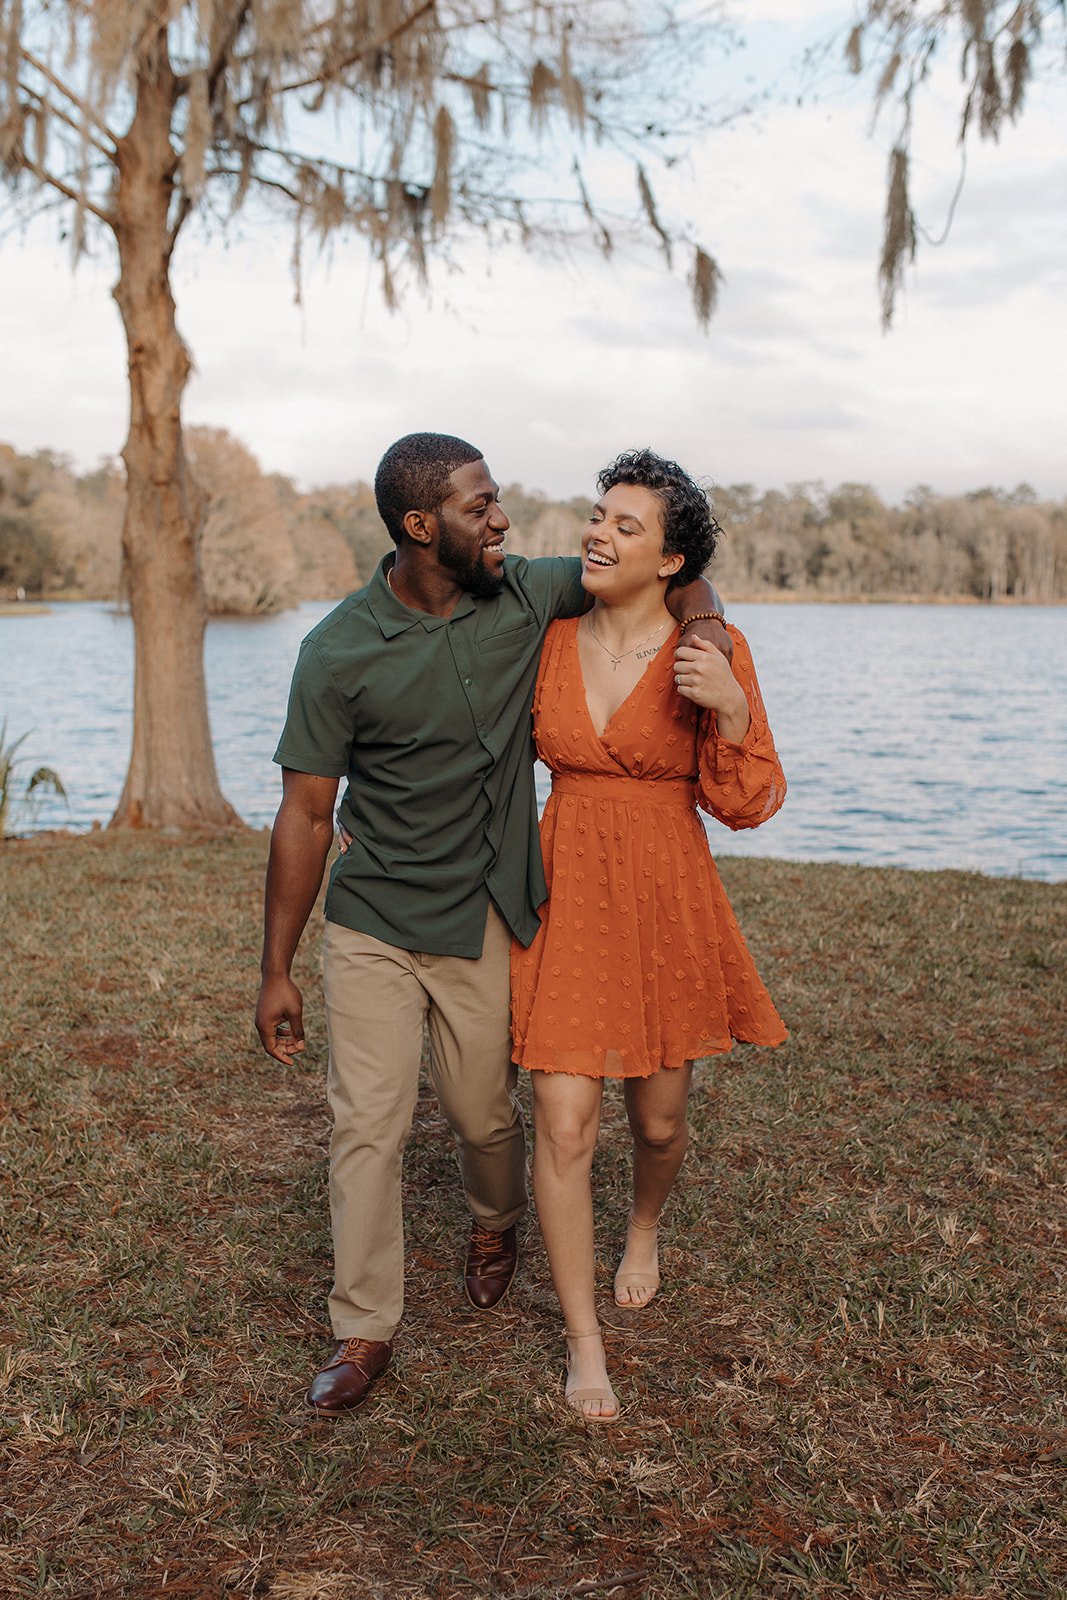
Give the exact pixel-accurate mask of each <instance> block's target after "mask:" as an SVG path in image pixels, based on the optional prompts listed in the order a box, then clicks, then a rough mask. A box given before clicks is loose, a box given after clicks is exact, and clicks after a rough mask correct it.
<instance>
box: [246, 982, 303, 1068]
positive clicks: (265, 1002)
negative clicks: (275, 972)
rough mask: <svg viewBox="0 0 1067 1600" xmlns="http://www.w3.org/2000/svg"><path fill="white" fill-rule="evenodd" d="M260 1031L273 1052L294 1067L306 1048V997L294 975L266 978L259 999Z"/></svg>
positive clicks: (278, 1059)
mask: <svg viewBox="0 0 1067 1600" xmlns="http://www.w3.org/2000/svg"><path fill="white" fill-rule="evenodd" d="M256 1032H257V1033H258V1034H259V1038H260V1043H261V1044H262V1046H263V1048H264V1050H265V1051H266V1052H267V1054H268V1055H269V1056H273V1058H274V1060H275V1061H280V1062H281V1064H282V1066H283V1067H291V1066H292V1064H293V1057H294V1056H296V1055H299V1054H300V1052H301V1050H303V1048H304V1001H303V998H302V996H301V994H300V990H299V989H298V988H297V986H296V984H295V983H294V982H293V980H292V978H264V979H263V982H262V983H261V984H260V986H259V999H258V1000H257V1002H256Z"/></svg>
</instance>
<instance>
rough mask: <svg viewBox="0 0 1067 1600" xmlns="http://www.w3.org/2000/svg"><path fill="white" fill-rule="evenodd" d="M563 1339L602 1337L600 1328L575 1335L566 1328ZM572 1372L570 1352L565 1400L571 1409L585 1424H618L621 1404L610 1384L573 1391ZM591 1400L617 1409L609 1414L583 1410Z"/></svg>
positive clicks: (568, 1355)
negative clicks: (571, 1385)
mask: <svg viewBox="0 0 1067 1600" xmlns="http://www.w3.org/2000/svg"><path fill="white" fill-rule="evenodd" d="M563 1337H564V1338H565V1339H599V1338H600V1337H601V1333H600V1329H599V1328H589V1329H588V1330H587V1331H586V1332H584V1333H573V1332H572V1331H571V1329H570V1328H565V1329H564V1330H563ZM570 1371H571V1361H570V1352H569V1351H568V1353H567V1384H566V1386H565V1387H564V1391H563V1398H564V1401H565V1402H566V1404H567V1405H568V1406H569V1407H570V1409H571V1410H572V1411H574V1412H576V1413H577V1415H578V1416H579V1417H581V1419H582V1421H583V1422H618V1420H619V1417H620V1416H621V1414H622V1413H621V1409H620V1407H619V1402H618V1400H617V1399H616V1396H615V1391H614V1389H613V1388H612V1387H611V1384H610V1383H609V1384H608V1385H607V1387H606V1388H604V1387H601V1388H588V1389H577V1388H575V1389H572V1388H570V1386H569V1384H570ZM591 1400H596V1401H599V1402H600V1404H601V1405H603V1404H605V1403H606V1404H608V1405H612V1406H614V1407H615V1409H614V1411H607V1412H604V1411H585V1410H583V1405H584V1404H585V1403H587V1402H589V1401H591Z"/></svg>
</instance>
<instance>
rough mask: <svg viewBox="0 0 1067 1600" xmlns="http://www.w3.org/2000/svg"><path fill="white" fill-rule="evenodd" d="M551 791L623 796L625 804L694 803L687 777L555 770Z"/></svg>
mask: <svg viewBox="0 0 1067 1600" xmlns="http://www.w3.org/2000/svg"><path fill="white" fill-rule="evenodd" d="M552 793H553V794H574V795H578V796H580V797H581V798H582V799H583V800H624V801H625V802H626V803H627V804H628V805H638V806H640V805H651V806H694V805H695V804H696V792H695V785H694V783H693V780H692V779H691V778H624V777H618V778H616V777H615V776H614V775H613V774H611V773H606V772H555V773H553V775H552Z"/></svg>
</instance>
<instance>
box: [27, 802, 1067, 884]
mask: <svg viewBox="0 0 1067 1600" xmlns="http://www.w3.org/2000/svg"><path fill="white" fill-rule="evenodd" d="M270 831H271V830H270V824H269V823H263V824H259V825H257V824H256V823H253V822H248V823H242V824H240V825H239V826H235V827H229V828H185V829H180V828H173V829H162V828H159V829H157V828H144V829H128V828H115V829H112V828H111V827H110V826H109V825H108V823H107V822H105V821H103V820H102V819H101V818H99V817H94V818H93V820H92V822H90V823H89V824H88V825H86V826H84V827H81V826H77V827H70V826H68V827H62V828H55V827H44V828H35V829H33V830H32V831H30V832H17V833H9V834H6V835H4V836H2V837H0V856H2V854H3V850H4V847H5V846H6V847H8V848H9V849H13V850H14V851H16V852H20V853H21V852H23V851H33V850H56V849H61V848H62V847H63V846H65V845H77V844H82V843H86V842H91V843H92V844H93V846H94V847H96V848H101V847H103V848H106V847H107V846H108V844H110V843H114V844H115V845H116V848H119V847H121V842H122V841H123V840H130V839H137V840H140V841H141V843H143V844H144V845H145V846H146V847H148V848H149V849H151V848H152V847H153V846H158V848H159V849H160V850H167V851H170V850H173V849H175V848H179V849H180V848H181V847H183V846H190V847H191V846H200V845H203V844H211V843H213V842H215V843H219V844H222V845H225V844H226V843H234V842H240V841H241V840H243V839H251V838H256V837H258V838H264V837H269V835H270ZM714 854H715V860H716V862H717V863H719V864H720V865H721V864H722V863H723V862H730V863H734V862H737V863H742V862H746V861H758V862H761V863H762V864H763V865H764V866H767V867H773V868H775V869H780V870H783V871H784V870H802V871H819V870H820V869H823V868H826V869H829V870H832V871H838V870H840V871H846V872H849V871H858V872H874V873H900V872H905V873H908V874H909V876H914V877H921V878H928V877H933V876H944V875H945V874H950V875H952V876H954V877H964V878H973V879H975V880H976V881H977V882H978V883H980V884H989V885H992V884H996V883H1025V884H1042V885H1044V886H1045V887H1046V888H1048V889H1057V888H1063V887H1065V886H1067V877H1064V878H1044V877H1036V876H1027V875H1025V874H1023V873H1018V872H980V871H979V870H978V868H977V867H959V866H943V865H942V866H936V865H931V866H922V867H916V866H904V865H900V864H898V863H895V862H886V861H852V860H849V861H835V860H833V859H831V858H828V857H826V856H821V857H818V858H813V859H810V860H809V859H806V858H800V857H797V856H776V855H766V856H764V855H759V856H749V855H731V853H730V851H729V850H728V849H727V850H720V851H716V852H715V853H714Z"/></svg>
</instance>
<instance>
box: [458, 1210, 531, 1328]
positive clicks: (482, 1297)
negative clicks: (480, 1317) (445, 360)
mask: <svg viewBox="0 0 1067 1600" xmlns="http://www.w3.org/2000/svg"><path fill="white" fill-rule="evenodd" d="M518 1260H519V1246H518V1240H517V1237H516V1229H515V1226H514V1224H513V1225H512V1226H511V1227H510V1228H505V1229H504V1231H503V1233H493V1232H492V1230H491V1229H489V1228H483V1227H481V1226H480V1225H479V1224H478V1223H477V1222H476V1223H475V1224H474V1226H473V1227H472V1228H471V1237H470V1243H469V1244H468V1246H467V1265H466V1267H465V1268H464V1272H463V1285H464V1288H465V1289H466V1291H467V1299H468V1300H469V1301H470V1303H471V1305H472V1306H474V1307H475V1308H476V1309H477V1310H478V1311H492V1309H493V1307H494V1306H498V1305H499V1304H500V1302H501V1300H503V1298H504V1296H505V1295H506V1294H507V1292H508V1290H509V1289H510V1288H511V1280H512V1278H513V1277H514V1276H515V1268H516V1266H517V1265H518Z"/></svg>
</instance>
